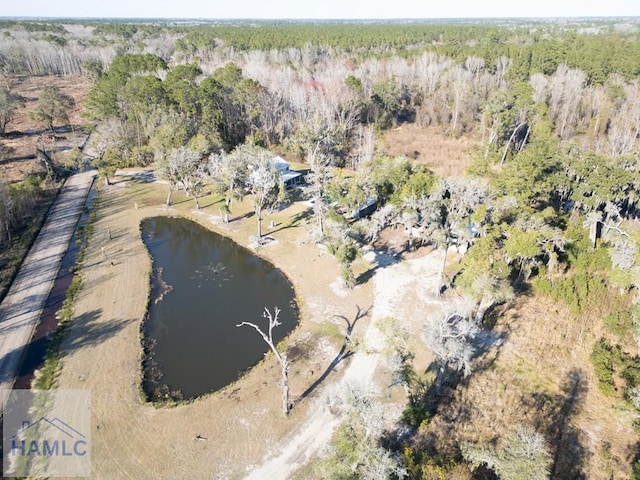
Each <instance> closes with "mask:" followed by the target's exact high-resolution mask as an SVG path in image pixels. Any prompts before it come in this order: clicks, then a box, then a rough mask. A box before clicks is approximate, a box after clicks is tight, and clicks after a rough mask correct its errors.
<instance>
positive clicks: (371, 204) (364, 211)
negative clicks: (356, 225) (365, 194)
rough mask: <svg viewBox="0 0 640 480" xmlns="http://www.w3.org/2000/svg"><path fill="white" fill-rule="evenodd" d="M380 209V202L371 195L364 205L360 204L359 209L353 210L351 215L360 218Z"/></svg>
mask: <svg viewBox="0 0 640 480" xmlns="http://www.w3.org/2000/svg"><path fill="white" fill-rule="evenodd" d="M377 209H378V204H377V203H376V199H375V198H374V197H369V198H368V199H367V202H366V203H365V204H364V205H360V206H359V207H358V209H357V210H354V211H353V212H351V217H352V218H355V219H356V220H357V219H359V218H364V217H368V216H369V215H371V214H372V213H373V212H375V211H376V210H377Z"/></svg>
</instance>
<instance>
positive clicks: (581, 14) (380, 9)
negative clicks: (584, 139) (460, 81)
mask: <svg viewBox="0 0 640 480" xmlns="http://www.w3.org/2000/svg"><path fill="white" fill-rule="evenodd" d="M638 16H640V2H636V3H633V2H629V1H628V0H609V1H608V2H606V3H605V2H602V1H601V0H580V1H577V0H573V1H567V2H558V1H557V0H538V1H537V2H535V3H508V4H504V2H503V1H502V0H485V1H484V2H481V3H479V2H477V1H476V0H453V1H451V2H446V3H445V2H435V1H432V2H429V1H426V2H415V1H414V0H395V1H394V2H392V3H391V2H388V1H385V0H353V1H352V2H344V1H342V0H324V1H323V2H322V3H320V2H299V1H296V0H271V1H270V2H264V1H262V0H236V1H235V2H226V1H223V0H210V1H208V2H202V1H200V0H181V1H179V2H175V1H173V0H137V1H136V2H131V1H130V0H112V1H111V2H109V3H102V2H96V3H94V2H85V1H83V0H32V1H30V2H12V3H7V4H5V5H3V6H2V7H1V8H0V18H20V19H35V18H38V19H105V20H106V19H130V20H138V19H141V20H145V19H154V20H235V21H241V20H249V21H257V20H275V21H278V20H280V21H284V20H294V21H295V20H299V21H310V20H320V21H322V20H325V21H328V20H344V21H361V20H362V21H374V20H420V21H427V20H454V19H466V20H481V19H495V20H498V19H576V18H596V19H597V18H633V17H638Z"/></svg>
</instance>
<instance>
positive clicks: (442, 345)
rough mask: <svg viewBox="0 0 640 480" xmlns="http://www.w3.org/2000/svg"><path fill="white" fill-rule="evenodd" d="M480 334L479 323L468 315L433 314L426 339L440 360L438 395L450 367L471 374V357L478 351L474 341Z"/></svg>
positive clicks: (428, 322)
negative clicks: (442, 315)
mask: <svg viewBox="0 0 640 480" xmlns="http://www.w3.org/2000/svg"><path fill="white" fill-rule="evenodd" d="M479 333H480V328H479V327H478V325H477V323H476V322H475V321H474V320H473V319H471V318H468V317H466V316H464V315H460V314H458V313H449V314H447V315H445V316H444V317H440V316H436V315H429V316H428V317H427V319H426V321H425V324H424V339H425V342H426V344H427V346H428V347H429V348H430V349H431V351H432V352H433V353H434V354H435V356H436V358H437V363H438V373H437V375H436V394H438V395H441V394H442V382H443V380H444V378H445V376H446V374H447V370H448V369H450V368H453V369H455V370H457V371H462V372H463V374H464V376H465V377H466V376H468V375H469V374H470V373H471V360H472V358H473V356H474V355H475V353H476V347H475V346H474V344H473V341H474V339H475V337H476V336H477V335H478V334H479Z"/></svg>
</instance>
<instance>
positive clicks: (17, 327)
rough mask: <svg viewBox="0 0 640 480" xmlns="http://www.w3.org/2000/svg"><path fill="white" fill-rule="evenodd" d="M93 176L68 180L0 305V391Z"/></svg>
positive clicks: (11, 371)
mask: <svg viewBox="0 0 640 480" xmlns="http://www.w3.org/2000/svg"><path fill="white" fill-rule="evenodd" d="M95 175H96V172H95V171H89V172H84V173H79V174H76V175H73V176H71V177H69V179H68V180H67V181H66V182H65V184H64V185H63V187H62V190H61V192H60V194H59V195H58V198H57V199H56V201H55V202H54V204H53V206H52V208H51V210H50V212H49V214H48V216H47V220H46V222H45V224H44V226H43V227H42V230H41V231H40V233H39V235H38V238H37V239H36V241H35V243H34V244H33V246H32V247H31V250H30V251H29V253H28V255H27V257H26V258H25V261H24V262H23V264H22V267H21V268H20V272H19V273H18V275H17V276H16V278H15V280H14V281H13V284H12V285H11V288H10V289H9V292H8V293H7V296H6V297H5V298H4V300H3V302H2V305H0V390H8V389H10V388H11V387H12V385H13V382H14V378H15V374H16V371H17V369H18V367H19V364H20V360H21V358H22V355H23V352H24V348H25V346H26V345H27V344H28V343H29V341H30V340H31V337H32V335H33V332H34V330H35V328H36V325H37V324H38V320H39V319H40V314H41V312H42V309H43V307H44V304H45V302H46V300H47V297H48V296H49V291H50V290H51V287H52V285H53V282H54V281H55V278H56V276H57V274H58V269H59V268H60V262H61V261H62V257H63V256H64V254H65V252H66V251H67V247H68V246H69V241H70V240H71V236H72V235H73V231H74V230H75V227H76V224H77V222H78V218H79V216H80V212H81V211H82V206H83V205H84V201H85V199H86V197H87V194H88V193H89V189H90V188H91V184H92V183H93V180H94V178H95Z"/></svg>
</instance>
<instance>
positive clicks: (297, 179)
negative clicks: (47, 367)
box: [273, 156, 304, 188]
mask: <svg viewBox="0 0 640 480" xmlns="http://www.w3.org/2000/svg"><path fill="white" fill-rule="evenodd" d="M273 163H274V165H275V166H276V169H278V171H279V172H280V177H281V178H282V183H284V186H285V188H292V187H294V186H296V185H300V184H301V183H302V181H303V179H304V175H303V174H302V173H301V172H297V171H295V170H291V169H290V164H289V162H287V161H286V160H285V159H284V158H282V157H280V156H277V157H274V159H273Z"/></svg>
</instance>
